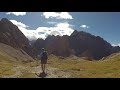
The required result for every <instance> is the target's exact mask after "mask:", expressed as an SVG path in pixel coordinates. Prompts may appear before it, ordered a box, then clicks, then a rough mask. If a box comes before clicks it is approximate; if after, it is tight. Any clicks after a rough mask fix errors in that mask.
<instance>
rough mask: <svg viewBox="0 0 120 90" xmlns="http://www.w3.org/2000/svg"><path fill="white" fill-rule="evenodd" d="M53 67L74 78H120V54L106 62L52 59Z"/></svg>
mask: <svg viewBox="0 0 120 90" xmlns="http://www.w3.org/2000/svg"><path fill="white" fill-rule="evenodd" d="M50 65H51V66H52V67H56V68H59V69H61V70H63V71H65V72H69V73H70V74H71V77H72V78H120V53H119V54H116V55H114V56H112V57H110V58H107V59H105V60H104V61H87V60H82V59H77V60H74V59H73V58H69V60H66V59H65V60H57V58H56V59H52V60H51V62H50Z"/></svg>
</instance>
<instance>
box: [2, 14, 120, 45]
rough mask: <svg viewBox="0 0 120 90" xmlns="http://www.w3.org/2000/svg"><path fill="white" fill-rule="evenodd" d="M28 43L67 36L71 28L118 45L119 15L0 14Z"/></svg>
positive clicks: (71, 30)
mask: <svg viewBox="0 0 120 90" xmlns="http://www.w3.org/2000/svg"><path fill="white" fill-rule="evenodd" d="M1 18H8V19H9V20H11V22H13V23H14V24H16V25H17V26H18V27H19V29H20V30H21V31H22V32H23V33H24V34H25V36H26V37H28V38H29V39H30V40H32V39H37V38H44V39H45V38H46V36H47V35H48V34H51V33H54V34H55V35H57V34H59V35H61V36H62V35H70V34H71V33H72V32H73V31H74V30H75V29H76V30H78V31H85V32H89V33H91V34H93V35H95V36H100V37H102V38H104V40H106V41H108V42H109V43H111V44H112V45H119V46H120V35H119V34H120V12H0V19H1Z"/></svg>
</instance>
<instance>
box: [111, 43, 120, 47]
mask: <svg viewBox="0 0 120 90" xmlns="http://www.w3.org/2000/svg"><path fill="white" fill-rule="evenodd" d="M112 46H119V47H120V43H118V44H112Z"/></svg>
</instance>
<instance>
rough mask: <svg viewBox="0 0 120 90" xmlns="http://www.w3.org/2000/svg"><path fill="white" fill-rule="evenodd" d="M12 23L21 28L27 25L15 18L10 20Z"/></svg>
mask: <svg viewBox="0 0 120 90" xmlns="http://www.w3.org/2000/svg"><path fill="white" fill-rule="evenodd" d="M10 21H11V22H12V23H13V24H15V25H16V26H18V27H23V28H26V27H28V26H27V25H25V24H23V23H21V22H18V21H16V20H10Z"/></svg>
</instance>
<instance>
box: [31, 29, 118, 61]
mask: <svg viewBox="0 0 120 90" xmlns="http://www.w3.org/2000/svg"><path fill="white" fill-rule="evenodd" d="M43 47H44V48H46V50H47V51H48V53H49V54H54V55H56V56H63V57H68V56H70V55H71V54H72V55H76V56H78V57H88V58H91V59H96V60H98V59H101V58H102V57H105V56H108V55H110V54H112V53H114V52H118V51H120V48H119V49H118V48H117V47H116V48H115V47H112V46H111V44H109V43H108V42H107V41H105V40H104V39H103V38H101V37H99V36H94V35H91V34H89V33H86V32H83V31H80V32H78V31H76V30H75V31H74V32H73V33H72V34H71V36H62V37H60V36H48V37H47V38H46V39H45V40H37V41H36V42H35V44H34V45H33V48H34V49H36V50H38V51H37V52H40V50H41V48H43ZM116 49H117V50H116ZM37 54H38V53H36V55H37Z"/></svg>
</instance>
